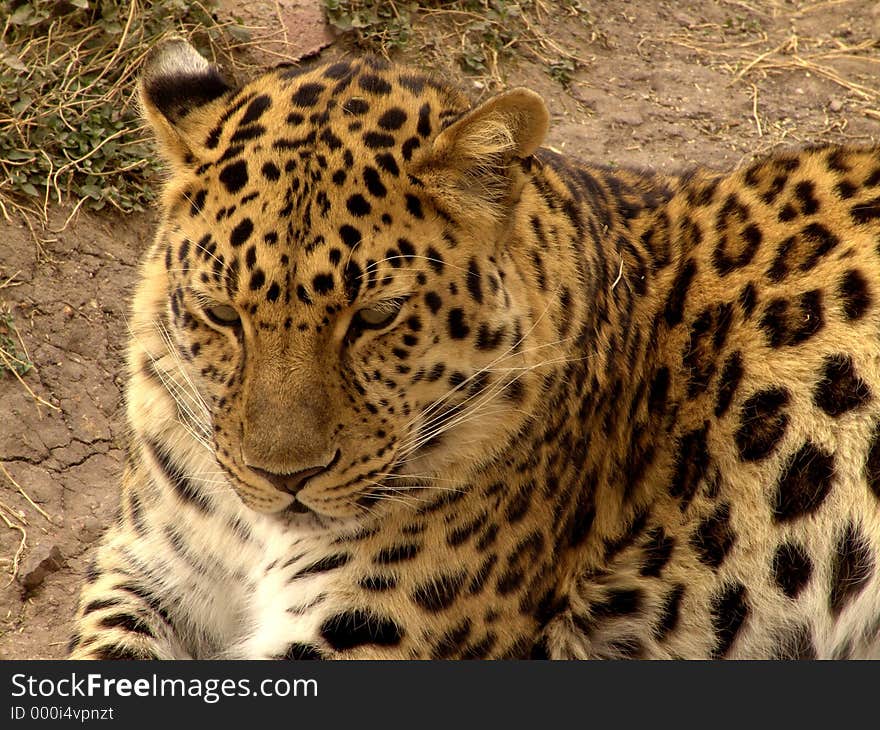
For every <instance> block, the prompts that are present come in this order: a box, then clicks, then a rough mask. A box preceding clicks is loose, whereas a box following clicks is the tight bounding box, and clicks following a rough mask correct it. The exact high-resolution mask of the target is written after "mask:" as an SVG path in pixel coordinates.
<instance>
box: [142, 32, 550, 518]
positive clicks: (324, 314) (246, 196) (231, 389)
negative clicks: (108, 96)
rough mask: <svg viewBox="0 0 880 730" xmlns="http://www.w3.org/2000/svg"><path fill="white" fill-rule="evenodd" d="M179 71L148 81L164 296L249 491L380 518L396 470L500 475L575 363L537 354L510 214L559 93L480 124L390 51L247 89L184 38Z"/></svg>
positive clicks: (518, 101) (203, 397) (158, 282)
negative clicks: (541, 369)
mask: <svg viewBox="0 0 880 730" xmlns="http://www.w3.org/2000/svg"><path fill="white" fill-rule="evenodd" d="M169 58H170V59H171V60H170V61H169ZM163 59H164V60H163V65H162V66H161V67H160V68H153V69H151V70H150V69H148V71H147V73H146V74H145V80H144V83H143V88H142V99H143V104H144V107H145V109H146V112H147V117H148V119H150V120H151V121H152V123H153V126H154V128H155V129H156V131H157V136H158V138H159V142H160V146H161V149H162V151H163V152H164V154H165V156H166V158H167V159H168V160H169V162H170V163H171V165H172V168H173V174H172V176H171V178H170V180H169V183H168V185H167V189H166V192H165V197H164V221H163V225H162V227H161V230H160V232H159V239H158V240H159V242H160V243H159V245H157V247H156V248H155V251H154V256H153V260H152V263H148V271H149V275H148V277H147V281H148V285H147V288H148V289H149V291H150V297H152V301H153V302H155V303H156V305H157V307H156V308H157V310H158V312H159V313H158V314H157V319H158V320H159V321H160V323H161V325H162V326H163V327H165V328H167V331H168V333H169V337H170V339H171V340H172V341H173V343H174V345H175V349H176V351H177V354H178V356H179V358H180V366H181V367H182V368H183V369H185V371H186V373H187V377H188V379H189V380H190V382H191V383H192V384H193V386H194V390H195V391H196V392H197V394H198V398H197V399H198V400H200V401H201V403H202V404H203V409H202V415H201V419H202V421H203V423H201V424H200V425H199V428H201V429H202V431H210V443H211V445H212V446H213V448H214V450H215V452H216V458H217V461H218V462H219V464H220V465H221V466H222V468H223V470H224V471H225V473H226V475H227V476H228V478H229V480H230V482H231V484H232V485H233V487H234V488H235V489H236V491H237V492H238V494H239V496H240V497H241V498H242V500H243V501H244V502H245V503H246V504H247V505H248V506H250V507H252V508H254V509H257V510H260V511H266V512H277V511H279V510H286V511H287V512H288V513H289V512H291V511H305V510H307V509H308V510H311V511H312V512H313V513H315V514H318V515H322V516H325V517H332V518H357V517H359V516H369V515H372V514H374V513H375V512H376V510H381V508H382V506H383V504H384V503H385V502H388V501H393V500H394V498H395V487H394V480H395V479H398V480H401V484H403V483H407V484H412V483H413V482H414V481H419V480H422V481H427V482H428V483H431V482H430V480H432V479H433V480H436V479H437V478H438V472H440V471H441V470H442V471H443V474H444V475H445V476H446V477H447V478H449V477H451V476H455V475H456V474H466V473H468V472H469V471H473V470H475V469H478V468H479V465H480V463H481V460H485V459H487V458H490V457H491V456H493V455H494V454H495V453H496V452H497V449H498V448H500V447H502V446H503V445H504V444H505V443H507V442H509V440H510V439H511V438H514V437H515V434H516V431H517V429H518V427H519V426H520V423H521V420H522V416H521V414H522V413H523V412H524V411H528V410H529V408H530V404H531V403H533V402H534V400H535V399H536V398H537V397H538V391H539V384H540V378H539V374H538V373H537V372H536V371H535V369H536V367H537V366H538V365H539V364H540V363H541V362H545V361H547V359H548V358H552V354H553V352H552V349H553V348H552V347H549V348H547V347H545V348H533V349H531V350H530V348H529V344H528V343H529V334H530V333H531V332H533V331H535V329H536V328H538V330H540V329H541V326H542V325H541V312H540V311H539V310H537V304H536V303H535V302H536V301H537V300H535V301H534V302H533V300H532V298H531V297H530V295H529V293H528V289H527V288H526V286H525V285H524V283H523V280H522V278H521V274H520V272H519V271H517V269H516V267H515V266H514V265H513V264H512V263H511V257H510V247H511V246H515V245H516V241H515V240H511V237H510V232H511V230H512V221H511V220H509V219H508V218H507V217H505V216H504V215H502V214H500V213H499V211H501V210H503V209H504V208H505V207H508V208H509V204H510V202H511V200H514V199H515V198H516V196H517V194H518V181H519V179H520V177H521V176H522V174H523V166H527V165H528V158H529V155H530V154H531V152H532V151H534V149H535V148H536V147H537V145H538V143H539V142H540V139H541V137H542V136H543V134H544V131H545V128H546V123H547V114H546V111H545V110H544V107H543V104H542V103H541V102H540V99H538V97H537V96H536V95H534V94H531V92H526V91H524V90H519V91H513V92H509V93H508V94H507V95H503V96H502V97H499V98H497V99H496V100H493V102H494V103H493V104H491V105H484V107H481V108H480V109H478V110H476V111H473V112H470V113H467V104H466V102H465V101H464V99H463V98H462V97H460V96H459V95H458V94H457V93H455V92H451V91H450V90H448V89H447V88H445V87H443V86H441V85H440V84H437V83H435V82H434V81H433V80H432V79H431V78H430V77H428V76H424V75H417V74H407V73H402V72H401V71H400V69H399V68H397V69H393V70H392V69H391V68H390V67H388V66H386V65H385V64H384V63H381V62H378V61H375V60H366V61H357V62H351V63H349V62H342V63H334V64H330V65H324V66H320V67H317V68H314V69H312V70H308V71H301V70H299V69H294V68H290V67H288V68H279V69H276V70H274V71H271V72H269V73H267V74H265V75H264V76H262V77H260V78H258V79H256V80H254V81H252V82H250V83H248V84H247V85H245V86H243V87H241V88H240V89H237V90H236V89H233V88H231V87H229V86H228V85H227V84H226V82H225V81H223V80H222V79H221V78H220V76H219V75H218V74H217V72H216V71H215V70H214V69H213V68H212V67H210V66H208V65H207V63H206V62H204V61H203V60H202V59H201V58H200V57H198V56H195V55H194V53H193V52H192V50H191V49H190V48H189V46H186V45H185V44H180V45H179V46H178V47H177V50H176V51H175V52H174V53H171V54H169V53H168V52H167V50H166V52H165V54H164V55H163ZM533 305H534V306H533ZM435 486H436V484H435Z"/></svg>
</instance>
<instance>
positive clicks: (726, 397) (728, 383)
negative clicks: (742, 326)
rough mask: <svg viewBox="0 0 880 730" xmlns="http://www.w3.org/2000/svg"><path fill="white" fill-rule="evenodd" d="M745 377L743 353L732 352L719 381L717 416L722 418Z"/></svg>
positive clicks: (716, 402)
mask: <svg viewBox="0 0 880 730" xmlns="http://www.w3.org/2000/svg"><path fill="white" fill-rule="evenodd" d="M742 376H743V365H742V353H741V352H740V351H739V350H737V351H736V352H732V353H731V354H730V355H729V356H728V357H727V360H726V361H725V362H724V368H723V369H722V370H721V377H720V378H719V379H718V398H717V400H716V401H715V415H716V417H718V418H720V417H721V416H723V415H724V414H725V413H727V409H728V408H730V403H731V401H732V400H733V396H734V395H735V394H736V390H737V388H738V387H739V384H740V381H741V380H742Z"/></svg>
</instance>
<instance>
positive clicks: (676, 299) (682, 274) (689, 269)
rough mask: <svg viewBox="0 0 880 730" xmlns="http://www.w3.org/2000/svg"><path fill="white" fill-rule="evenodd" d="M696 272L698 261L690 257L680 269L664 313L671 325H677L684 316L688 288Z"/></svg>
mask: <svg viewBox="0 0 880 730" xmlns="http://www.w3.org/2000/svg"><path fill="white" fill-rule="evenodd" d="M696 273H697V263H696V262H695V261H694V260H693V259H688V260H687V262H686V263H685V265H684V267H683V268H682V269H681V271H679V273H678V276H677V277H676V278H675V282H674V283H673V284H672V289H671V291H670V293H669V298H668V299H667V300H666V309H665V311H664V313H663V316H664V317H665V318H666V323H667V324H668V325H669V326H670V327H674V326H675V325H677V324H678V323H679V322H681V320H682V318H683V317H684V307H685V302H686V301H687V294H688V288H689V287H690V285H691V281H692V280H693V278H694V275H695V274H696Z"/></svg>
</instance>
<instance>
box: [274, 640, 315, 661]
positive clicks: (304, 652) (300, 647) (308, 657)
mask: <svg viewBox="0 0 880 730" xmlns="http://www.w3.org/2000/svg"><path fill="white" fill-rule="evenodd" d="M281 658H282V659H287V660H288V661H315V660H321V659H323V657H322V656H321V652H320V651H318V649H317V648H315V647H314V646H311V645H310V644H300V643H298V642H294V643H292V644H291V645H290V646H288V647H287V651H285V652H284V654H283V655H282V656H281Z"/></svg>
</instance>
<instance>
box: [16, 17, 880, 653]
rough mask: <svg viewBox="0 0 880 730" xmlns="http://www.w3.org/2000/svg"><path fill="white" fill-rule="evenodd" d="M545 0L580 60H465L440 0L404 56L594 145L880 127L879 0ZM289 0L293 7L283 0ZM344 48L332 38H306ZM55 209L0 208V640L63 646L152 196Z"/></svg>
mask: <svg viewBox="0 0 880 730" xmlns="http://www.w3.org/2000/svg"><path fill="white" fill-rule="evenodd" d="M274 5H277V6H278V7H282V8H286V10H288V11H290V14H288V15H284V17H282V18H281V21H282V22H283V23H284V24H285V25H286V28H287V30H288V31H289V33H290V34H291V37H293V38H294V40H295V41H296V42H297V43H300V44H301V48H305V49H307V50H309V51H311V52H314V51H315V50H317V49H318V48H320V47H321V46H323V45H324V44H325V43H326V42H328V41H329V40H330V39H332V35H331V34H330V33H329V32H328V30H327V29H325V28H323V27H321V25H320V22H316V21H315V14H314V12H313V11H314V9H315V8H316V7H318V5H317V4H316V3H315V2H311V3H303V2H299V3H297V2H287V3H278V4H274ZM437 5H438V4H437V3H432V4H431V7H436V6H437ZM539 5H541V7H543V9H544V10H545V11H547V12H545V13H544V15H543V16H542V17H543V24H542V28H543V31H544V32H545V33H546V34H547V36H548V37H549V38H550V39H551V40H552V41H553V42H555V43H557V44H558V45H559V47H560V48H563V49H565V50H567V51H569V52H571V53H574V54H576V55H577V56H578V57H579V58H580V59H581V60H582V61H583V64H582V65H581V66H580V67H578V68H575V69H569V71H570V72H569V73H567V74H566V75H567V76H568V77H569V78H564V79H563V81H565V83H560V81H559V80H558V79H554V78H551V76H550V74H549V73H548V65H547V63H546V54H544V55H545V58H544V59H541V58H539V57H538V56H536V55H534V54H532V53H529V52H528V51H527V49H519V50H517V51H515V52H514V53H510V54H502V56H501V58H500V61H499V66H498V70H497V72H495V73H494V74H492V75H494V77H495V78H494V79H493V78H490V77H487V76H484V77H482V78H477V79H468V78H466V77H465V76H464V74H463V73H462V72H461V71H460V70H456V69H455V67H454V63H453V62H452V59H453V58H454V56H455V52H456V45H455V44H456V35H455V32H454V30H455V26H454V24H451V25H450V23H449V22H445V23H444V22H443V21H444V18H443V17H441V16H440V15H439V14H438V15H436V16H435V15H432V14H431V13H428V14H427V16H426V19H425V20H424V21H419V22H423V23H424V28H423V34H422V36H420V38H421V40H419V42H418V43H417V44H414V45H413V44H411V45H410V46H409V47H408V48H406V49H404V50H403V51H402V52H401V53H399V58H401V59H404V60H413V61H416V62H419V61H421V62H423V63H427V64H429V65H431V66H432V67H435V68H440V69H445V70H446V71H447V72H448V75H449V77H450V78H453V77H457V78H461V79H462V84H463V85H464V86H466V87H468V86H469V87H470V88H471V90H472V91H473V95H474V96H475V97H480V96H485V95H487V94H488V93H490V92H491V91H493V90H494V89H495V88H497V87H498V85H499V81H500V82H501V83H503V84H505V85H508V86H513V85H525V86H530V87H531V88H534V89H535V90H536V91H538V92H539V93H541V94H542V95H543V96H544V97H545V99H546V100H547V103H548V106H549V107H550V109H551V112H552V118H553V121H552V127H551V132H550V137H549V140H548V144H549V145H551V146H553V147H554V148H556V149H558V150H561V151H563V152H566V153H569V154H572V155H575V156H579V157H582V158H584V159H588V160H594V161H597V162H602V163H605V164H616V165H620V166H628V165H636V166H639V167H649V168H654V169H659V170H662V171H672V170H678V169H682V168H686V167H689V166H693V165H694V164H706V165H709V166H712V167H716V168H732V167H735V166H737V165H740V164H742V163H743V162H744V161H745V160H748V159H749V158H750V157H751V156H753V155H754V154H757V153H761V152H764V151H766V150H768V149H772V148H774V147H776V146H778V145H792V146H798V145H804V144H808V143H810V142H818V141H828V140H835V141H849V142H857V143H868V142H875V141H877V140H878V137H880V93H878V89H880V82H878V81H877V76H878V73H877V72H878V70H880V49H878V48H874V41H880V4H875V3H874V2H866V1H859V0H854V1H848V0H830V1H827V0H826V1H824V2H817V1H815V0H814V1H813V2H782V1H781V0H780V1H774V0H750V1H745V0H743V1H737V0H716V1H715V2H658V1H657V0H641V1H634V2H625V1H623V0H617V1H614V0H610V1H605V2H600V1H598V0H597V1H589V0H588V1H585V2H579V3H576V2H571V1H568V2H565V3H551V2H549V0H547V1H545V2H544V3H543V4H541V3H539ZM303 7H305V8H306V9H309V8H311V11H312V12H311V15H310V16H309V19H308V22H307V23H305V24H303V23H304V21H302V18H301V16H298V15H297V13H296V12H293V11H294V10H297V11H298V10H302V8H303ZM435 17H436V27H435V26H434V25H432V24H433V23H435ZM298 18H299V19H298ZM445 20H446V21H448V20H449V18H448V17H447V18H446V19H445ZM298 24H299V25H298ZM425 39H427V40H425ZM302 44H305V45H302ZM310 44H311V45H310ZM347 50H348V47H347V43H346V41H345V40H344V39H343V40H336V41H334V42H333V43H332V44H331V45H330V46H328V47H327V48H325V49H324V50H322V51H321V52H320V56H321V57H324V56H326V57H333V56H335V55H338V54H341V53H345V52H347ZM558 75H559V74H557V76H558ZM69 213H70V209H63V208H59V209H57V210H54V211H52V212H51V214H50V217H49V218H50V219H49V224H48V226H46V227H45V228H41V227H39V226H38V225H36V224H34V225H36V227H35V228H34V230H31V228H30V227H29V226H27V225H26V224H25V222H24V221H23V219H22V218H21V217H19V216H16V215H12V214H11V215H10V218H11V220H10V221H4V220H3V218H2V216H0V315H2V312H3V311H4V308H5V310H6V311H9V312H11V313H12V317H13V321H14V324H15V325H16V328H17V330H18V332H19V333H20V335H21V338H22V341H23V344H24V348H25V349H26V350H27V356H28V359H29V360H30V362H32V363H33V366H34V367H33V368H32V369H31V370H30V371H29V372H28V373H26V374H25V375H24V377H23V382H24V384H22V383H21V382H19V381H18V380H17V379H15V378H14V377H13V376H12V375H10V374H9V373H8V372H7V373H5V374H3V373H2V372H0V467H2V468H0V507H4V508H5V509H7V510H12V511H14V513H15V514H17V515H19V516H20V518H21V520H20V521H18V522H17V521H15V520H11V519H10V520H9V522H8V524H7V523H5V522H2V521H0V658H7V659H12V658H57V657H62V656H63V655H64V652H65V646H66V640H67V636H68V633H69V631H70V619H71V617H72V615H73V611H74V605H75V600H76V595H77V592H78V586H79V583H80V577H81V575H82V573H83V571H84V566H85V564H86V561H87V558H88V555H89V551H90V550H91V549H92V547H93V545H94V543H95V541H96V540H97V539H98V538H99V536H100V535H101V532H102V530H103V529H104V527H105V526H106V525H107V524H108V522H109V521H110V520H111V519H112V515H113V512H114V509H115V506H116V504H117V499H118V497H117V492H118V486H117V485H118V481H119V480H118V477H119V474H120V471H121V461H122V459H121V456H122V451H121V448H122V443H123V441H124V437H125V424H124V419H123V413H122V408H121V402H120V387H121V385H122V375H121V374H122V358H123V352H124V346H125V340H126V307H127V299H128V296H129V293H130V291H131V287H132V284H133V282H134V279H135V276H136V264H137V261H138V259H139V257H140V256H141V254H142V253H143V251H144V249H145V247H146V246H147V244H148V242H149V239H150V237H151V228H152V225H153V221H154V215H153V214H143V215H131V216H127V217H124V218H123V217H111V216H109V215H102V216H94V215H89V214H85V213H83V212H80V213H79V214H77V215H76V216H75V217H74V218H73V219H72V220H71V221H70V222H69V224H67V225H66V227H65V221H66V218H67V217H68V215H69ZM62 228H63V230H61V229H62ZM25 385H26V386H27V388H25ZM28 389H30V391H32V392H29V391H28ZM37 397H38V398H40V399H42V400H43V401H45V404H43V403H40V402H39V401H38V400H36V398H37ZM2 514H4V512H3V511H2V510H0V515H2ZM6 514H8V512H6ZM7 519H9V518H8V517H7ZM10 525H12V526H10ZM15 525H18V527H19V528H21V529H16V528H15V527H14V526H15ZM22 529H23V530H25V531H26V541H25V546H24V548H23V549H22V550H21V551H19V548H20V546H21V540H22V537H23V536H25V535H23V533H22V531H21V530H22ZM17 552H19V559H20V561H19V562H20V564H19V565H18V566H17V567H18V570H17V578H16V579H14V580H12V579H11V577H12V574H13V561H14V559H15V556H16V553H17Z"/></svg>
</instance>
